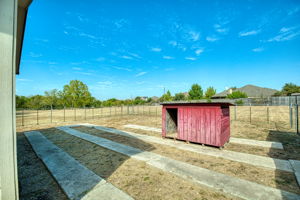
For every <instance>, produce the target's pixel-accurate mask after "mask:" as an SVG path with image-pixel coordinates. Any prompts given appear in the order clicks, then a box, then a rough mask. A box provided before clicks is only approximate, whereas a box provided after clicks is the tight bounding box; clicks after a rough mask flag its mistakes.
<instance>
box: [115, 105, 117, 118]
mask: <svg viewBox="0 0 300 200" xmlns="http://www.w3.org/2000/svg"><path fill="white" fill-rule="evenodd" d="M115 116H117V106H115Z"/></svg>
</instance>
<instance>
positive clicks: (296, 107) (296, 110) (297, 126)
mask: <svg viewBox="0 0 300 200" xmlns="http://www.w3.org/2000/svg"><path fill="white" fill-rule="evenodd" d="M295 125H296V133H297V134H299V108H298V104H296V105H295Z"/></svg>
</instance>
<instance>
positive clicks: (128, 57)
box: [121, 56, 133, 60]
mask: <svg viewBox="0 0 300 200" xmlns="http://www.w3.org/2000/svg"><path fill="white" fill-rule="evenodd" d="M121 58H124V59H127V60H132V59H133V58H132V57H130V56H121Z"/></svg>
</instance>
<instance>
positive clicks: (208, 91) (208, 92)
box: [205, 87, 216, 99]
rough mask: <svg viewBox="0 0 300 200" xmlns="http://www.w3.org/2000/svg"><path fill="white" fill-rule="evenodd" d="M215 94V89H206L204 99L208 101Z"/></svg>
mask: <svg viewBox="0 0 300 200" xmlns="http://www.w3.org/2000/svg"><path fill="white" fill-rule="evenodd" d="M215 94H216V89H215V88H213V87H208V88H207V89H206V92H205V97H206V98H207V99H210V98H211V97H212V96H214V95H215Z"/></svg>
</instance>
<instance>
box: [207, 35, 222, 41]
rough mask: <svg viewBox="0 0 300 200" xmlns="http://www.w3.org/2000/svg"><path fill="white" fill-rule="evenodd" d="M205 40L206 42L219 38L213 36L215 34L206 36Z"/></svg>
mask: <svg viewBox="0 0 300 200" xmlns="http://www.w3.org/2000/svg"><path fill="white" fill-rule="evenodd" d="M206 40H207V41H208V42H215V41H217V40H219V38H217V37H215V36H207V37H206Z"/></svg>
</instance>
